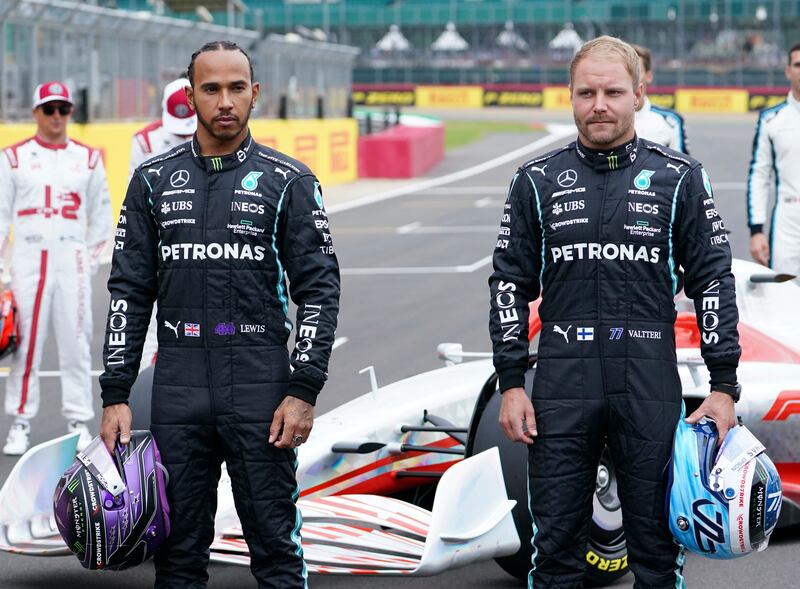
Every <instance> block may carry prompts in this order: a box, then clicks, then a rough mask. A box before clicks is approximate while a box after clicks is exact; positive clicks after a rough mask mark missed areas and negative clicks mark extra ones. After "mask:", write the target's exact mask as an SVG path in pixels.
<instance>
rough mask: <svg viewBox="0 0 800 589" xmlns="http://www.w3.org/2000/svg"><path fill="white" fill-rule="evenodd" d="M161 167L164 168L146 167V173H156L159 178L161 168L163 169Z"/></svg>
mask: <svg viewBox="0 0 800 589" xmlns="http://www.w3.org/2000/svg"><path fill="white" fill-rule="evenodd" d="M163 169H164V166H161V167H160V168H148V169H147V173H148V174H153V173H155V175H156V176H158V177H159V178H161V170H163Z"/></svg>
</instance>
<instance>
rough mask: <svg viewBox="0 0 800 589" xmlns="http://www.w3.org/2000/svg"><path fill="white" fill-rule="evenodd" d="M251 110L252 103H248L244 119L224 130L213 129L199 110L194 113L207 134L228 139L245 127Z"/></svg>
mask: <svg viewBox="0 0 800 589" xmlns="http://www.w3.org/2000/svg"><path fill="white" fill-rule="evenodd" d="M252 112H253V105H252V104H251V105H250V108H248V109H247V113H245V116H244V120H243V121H241V124H240V125H238V126H237V127H235V128H233V129H226V130H224V131H215V130H214V128H213V127H212V126H211V123H209V122H208V121H207V120H205V119H204V118H203V115H201V114H200V111H199V110H198V111H196V112H195V114H196V115H197V122H198V123H200V124H201V125H203V128H204V129H205V130H206V131H208V134H209V135H211V136H212V137H213V138H214V139H216V140H217V141H220V142H223V141H230V140H231V139H234V138H235V137H236V136H237V135H239V133H241V132H242V129H244V128H245V127H247V123H248V122H249V121H250V113H252Z"/></svg>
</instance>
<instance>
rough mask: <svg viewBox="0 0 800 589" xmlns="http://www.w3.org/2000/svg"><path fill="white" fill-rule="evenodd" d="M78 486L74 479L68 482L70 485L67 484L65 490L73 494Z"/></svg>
mask: <svg viewBox="0 0 800 589" xmlns="http://www.w3.org/2000/svg"><path fill="white" fill-rule="evenodd" d="M79 484H80V480H78V479H77V478H74V479H72V481H71V482H70V484H69V485H67V490H68V491H69V492H70V493H74V492H75V489H77V488H78V485H79Z"/></svg>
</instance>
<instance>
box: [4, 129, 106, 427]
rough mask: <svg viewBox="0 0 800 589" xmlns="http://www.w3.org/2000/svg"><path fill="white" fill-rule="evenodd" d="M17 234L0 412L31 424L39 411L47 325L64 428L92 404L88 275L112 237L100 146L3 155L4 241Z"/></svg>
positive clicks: (32, 143)
mask: <svg viewBox="0 0 800 589" xmlns="http://www.w3.org/2000/svg"><path fill="white" fill-rule="evenodd" d="M12 225H13V227H14V238H13V253H12V256H11V286H12V290H13V292H14V296H15V298H16V302H17V309H18V312H19V321H20V336H21V338H20V339H21V342H20V346H19V348H18V350H17V352H16V353H15V355H14V364H13V365H12V367H11V373H10V374H9V378H8V382H7V386H6V400H5V410H6V413H7V414H9V415H14V416H18V417H24V418H27V419H30V418H32V417H33V416H35V415H36V413H37V411H38V409H39V364H40V362H41V358H42V349H43V348H44V340H45V337H46V335H47V330H48V328H49V324H50V321H51V319H52V321H53V326H54V328H55V332H56V341H57V344H58V357H59V358H58V359H59V367H60V369H61V388H62V394H63V397H62V399H63V404H62V412H63V414H64V416H65V417H66V418H67V420H69V421H87V420H89V419H91V418H92V417H93V416H94V410H93V407H92V404H93V403H92V383H91V376H90V374H91V353H90V343H91V334H92V297H91V279H90V278H91V274H92V272H93V271H94V270H95V269H96V267H97V262H98V257H99V255H100V253H101V251H102V249H103V245H104V244H105V242H106V240H108V239H109V238H110V237H111V232H112V227H111V203H110V202H109V197H108V186H107V184H106V173H105V170H104V168H103V160H102V158H101V155H100V152H99V151H98V150H96V149H93V148H91V147H88V146H86V145H83V144H81V143H78V142H77V141H73V140H68V141H67V143H65V144H63V145H51V144H47V143H44V142H43V141H41V140H40V139H38V138H36V137H34V138H31V139H27V140H25V141H22V142H20V143H17V144H16V145H12V146H11V147H7V148H6V149H4V150H3V155H2V156H0V243H2V244H5V243H6V239H7V238H8V235H9V230H10V228H11V226H12Z"/></svg>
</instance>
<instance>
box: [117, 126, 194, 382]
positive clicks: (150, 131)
mask: <svg viewBox="0 0 800 589" xmlns="http://www.w3.org/2000/svg"><path fill="white" fill-rule="evenodd" d="M191 139H192V136H191V135H189V136H183V135H175V134H174V133H170V132H169V131H167V130H166V129H165V128H164V126H163V125H162V124H161V119H159V120H157V121H156V122H154V123H151V124H149V125H147V126H146V127H145V128H143V129H140V130H139V131H137V132H136V134H135V135H134V136H133V141H132V142H131V161H130V166H129V169H128V178H131V177H132V176H133V173H134V172H135V171H136V168H138V167H139V166H140V165H142V164H143V163H144V162H146V161H147V160H149V159H151V158H154V157H156V156H157V155H161V154H162V153H166V152H168V151H169V150H170V149H172V148H173V147H175V146H177V145H180V144H181V143H186V142H187V141H191ZM157 333H158V326H157V324H156V309H155V308H153V315H152V317H150V326H149V327H148V328H147V337H146V338H145V341H144V348H143V349H142V363H141V364H140V365H139V370H144V369H145V368H148V367H149V366H151V365H152V364H153V362H155V359H156V352H157V351H158V336H157V335H156V334H157Z"/></svg>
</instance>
